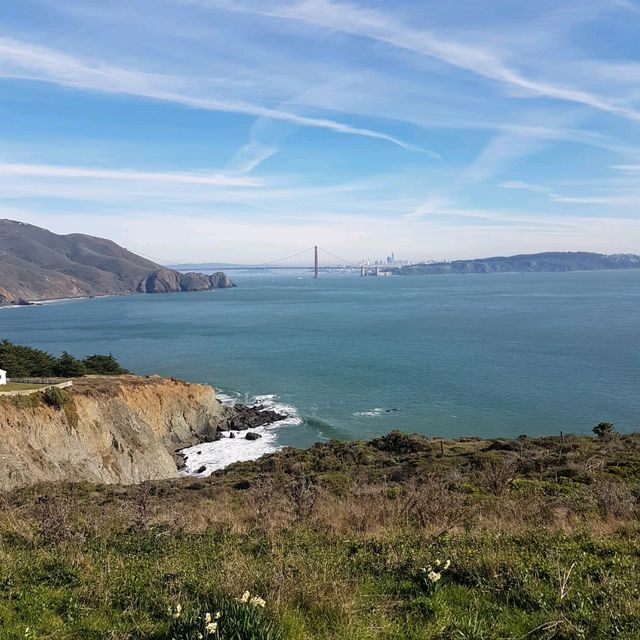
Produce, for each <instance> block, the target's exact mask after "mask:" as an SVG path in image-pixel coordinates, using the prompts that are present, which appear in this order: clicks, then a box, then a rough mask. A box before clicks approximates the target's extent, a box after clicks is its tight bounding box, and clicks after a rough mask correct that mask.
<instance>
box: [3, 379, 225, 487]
mask: <svg viewBox="0 0 640 640" xmlns="http://www.w3.org/2000/svg"><path fill="white" fill-rule="evenodd" d="M67 391H68V392H69V394H70V400H69V402H68V403H67V404H65V406H64V407H62V408H55V407H50V406H47V405H46V404H45V403H44V402H42V401H41V400H40V399H39V397H32V396H25V397H23V398H19V399H17V398H6V397H5V398H2V399H0V489H10V488H12V487H16V486H20V485H24V484H31V483H36V482H41V481H60V480H65V481H81V480H88V481H93V482H105V483H122V484H131V483H137V482H143V481H145V480H150V479H161V478H171V477H175V476H176V475H177V467H176V459H175V457H174V453H175V451H176V450H178V449H181V448H183V447H187V446H190V445H193V444H196V443H197V442H199V441H201V440H203V439H205V440H206V439H214V438H215V435H216V432H217V431H218V430H219V429H220V430H222V429H226V428H227V425H228V423H229V420H230V419H232V414H233V411H234V410H233V409H232V408H229V407H225V406H223V405H222V404H220V402H219V401H218V400H217V399H216V396H215V391H214V389H213V388H212V387H210V386H208V385H202V384H191V383H186V382H182V381H178V380H173V379H166V378H160V377H156V376H153V377H150V378H141V377H137V376H117V377H102V376H88V377H86V378H83V379H80V380H77V381H75V382H74V385H73V387H71V388H70V389H68V390H67Z"/></svg>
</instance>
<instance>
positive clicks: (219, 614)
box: [216, 611, 222, 620]
mask: <svg viewBox="0 0 640 640" xmlns="http://www.w3.org/2000/svg"><path fill="white" fill-rule="evenodd" d="M221 617H222V614H221V613H220V612H219V611H218V613H216V620H220V618H221Z"/></svg>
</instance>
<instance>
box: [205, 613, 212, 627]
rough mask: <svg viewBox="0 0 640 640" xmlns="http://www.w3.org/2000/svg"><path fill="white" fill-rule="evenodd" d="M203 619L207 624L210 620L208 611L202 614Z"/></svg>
mask: <svg viewBox="0 0 640 640" xmlns="http://www.w3.org/2000/svg"><path fill="white" fill-rule="evenodd" d="M204 621H205V624H209V623H210V622H211V614H210V613H207V614H206V615H205V616H204Z"/></svg>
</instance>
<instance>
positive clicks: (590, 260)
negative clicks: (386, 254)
mask: <svg viewBox="0 0 640 640" xmlns="http://www.w3.org/2000/svg"><path fill="white" fill-rule="evenodd" d="M614 269H615V270H620V269H640V256H639V255H635V254H633V253H615V254H609V255H607V254H603V253H590V252H588V251H547V252H545V253H530V254H519V255H515V256H496V257H493V258H476V259H472V260H453V261H452V262H420V263H417V264H412V265H406V266H402V267H397V268H393V269H391V271H392V272H393V273H394V275H401V276H422V275H434V274H447V273H449V274H451V273H529V272H566V271H602V270H614Z"/></svg>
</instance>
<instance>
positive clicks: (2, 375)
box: [0, 369, 7, 384]
mask: <svg viewBox="0 0 640 640" xmlns="http://www.w3.org/2000/svg"><path fill="white" fill-rule="evenodd" d="M0 384H7V372H6V371H5V370H4V369H0Z"/></svg>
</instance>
